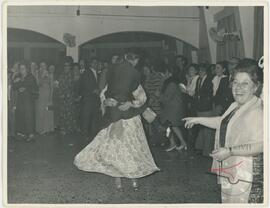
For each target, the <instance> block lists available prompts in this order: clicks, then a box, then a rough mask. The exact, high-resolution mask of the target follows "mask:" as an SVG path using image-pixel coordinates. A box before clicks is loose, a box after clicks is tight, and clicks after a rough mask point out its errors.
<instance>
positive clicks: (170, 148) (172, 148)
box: [165, 145, 177, 152]
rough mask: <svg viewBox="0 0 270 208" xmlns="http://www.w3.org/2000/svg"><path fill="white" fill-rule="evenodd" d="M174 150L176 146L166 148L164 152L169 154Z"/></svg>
mask: <svg viewBox="0 0 270 208" xmlns="http://www.w3.org/2000/svg"><path fill="white" fill-rule="evenodd" d="M175 148H177V147H176V145H173V146H170V147H168V148H167V149H166V150H165V151H166V152H170V151H172V150H174V149H175Z"/></svg>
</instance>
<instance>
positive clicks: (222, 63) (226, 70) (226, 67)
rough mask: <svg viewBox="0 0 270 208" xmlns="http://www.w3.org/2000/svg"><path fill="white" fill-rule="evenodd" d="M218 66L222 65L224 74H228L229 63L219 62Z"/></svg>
mask: <svg viewBox="0 0 270 208" xmlns="http://www.w3.org/2000/svg"><path fill="white" fill-rule="evenodd" d="M216 65H220V66H221V67H222V69H225V71H224V74H228V62H227V61H219V62H217V63H216Z"/></svg>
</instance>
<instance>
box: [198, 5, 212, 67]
mask: <svg viewBox="0 0 270 208" xmlns="http://www.w3.org/2000/svg"><path fill="white" fill-rule="evenodd" d="M199 12H200V30H199V38H200V39H199V51H198V60H199V63H200V62H209V63H211V55H210V48H209V42H208V37H207V34H208V32H207V28H206V21H205V14H204V10H203V7H199Z"/></svg>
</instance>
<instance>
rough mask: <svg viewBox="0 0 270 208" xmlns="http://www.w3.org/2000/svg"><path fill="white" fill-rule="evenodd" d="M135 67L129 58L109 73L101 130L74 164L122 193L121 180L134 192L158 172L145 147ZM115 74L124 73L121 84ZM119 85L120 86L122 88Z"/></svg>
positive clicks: (133, 59) (132, 56)
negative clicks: (105, 178)
mask: <svg viewBox="0 0 270 208" xmlns="http://www.w3.org/2000/svg"><path fill="white" fill-rule="evenodd" d="M137 63H138V57H137V56H135V54H128V55H127V56H126V58H125V61H124V62H123V63H121V64H120V65H119V66H116V67H115V68H114V70H112V71H109V76H108V85H107V87H106V88H107V92H105V93H102V94H104V95H105V96H104V101H103V104H104V105H105V106H107V108H106V109H105V115H104V117H103V119H104V120H103V128H102V129H101V130H100V131H99V132H98V134H97V135H96V137H95V138H94V140H93V141H92V142H91V143H90V144H89V145H87V146H86V147H85V148H84V149H83V150H82V151H81V152H79V153H78V154H77V155H76V157H75V160H74V164H75V166H77V167H78V168H79V169H80V170H83V171H88V172H98V173H103V174H106V175H109V176H112V177H114V178H115V183H116V188H117V189H122V185H121V178H122V177H124V178H130V179H132V186H133V188H134V190H137V189H138V181H137V179H138V178H141V177H144V176H147V175H150V174H152V173H153V172H155V171H158V170H159V169H158V168H157V166H156V164H155V162H154V160H153V157H152V154H151V152H150V149H149V147H148V144H147V140H146V137H145V133H144V130H143V126H142V122H141V118H140V115H139V114H140V113H141V112H140V110H139V109H140V107H141V106H143V105H144V103H145V102H146V95H145V92H144V90H143V88H142V87H141V85H139V84H137V86H136V85H135V83H137V80H136V79H135V80H134V78H139V76H138V77H137V76H136V73H138V72H137V70H136V69H135V68H134V67H135V65H136V64H137ZM125 69H126V70H127V71H124V70H125ZM118 72H124V73H123V74H122V77H121V82H119V76H116V75H117V73H118ZM130 75H135V76H130ZM127 80H129V82H126V81H127ZM116 81H117V82H116ZM122 81H123V82H122ZM119 83H120V84H121V83H122V88H120V84H119ZM138 83H139V82H138ZM124 85H125V87H123V86H124ZM118 86H119V88H118ZM134 87H135V88H134ZM106 88H105V90H106ZM105 90H104V91H105ZM131 98H132V99H131Z"/></svg>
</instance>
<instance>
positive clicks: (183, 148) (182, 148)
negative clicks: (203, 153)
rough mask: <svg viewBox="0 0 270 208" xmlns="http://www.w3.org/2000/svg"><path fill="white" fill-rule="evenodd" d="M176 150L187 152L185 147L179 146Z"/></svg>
mask: <svg viewBox="0 0 270 208" xmlns="http://www.w3.org/2000/svg"><path fill="white" fill-rule="evenodd" d="M176 150H178V151H181V150H185V151H186V150H187V145H180V146H179V147H176Z"/></svg>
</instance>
